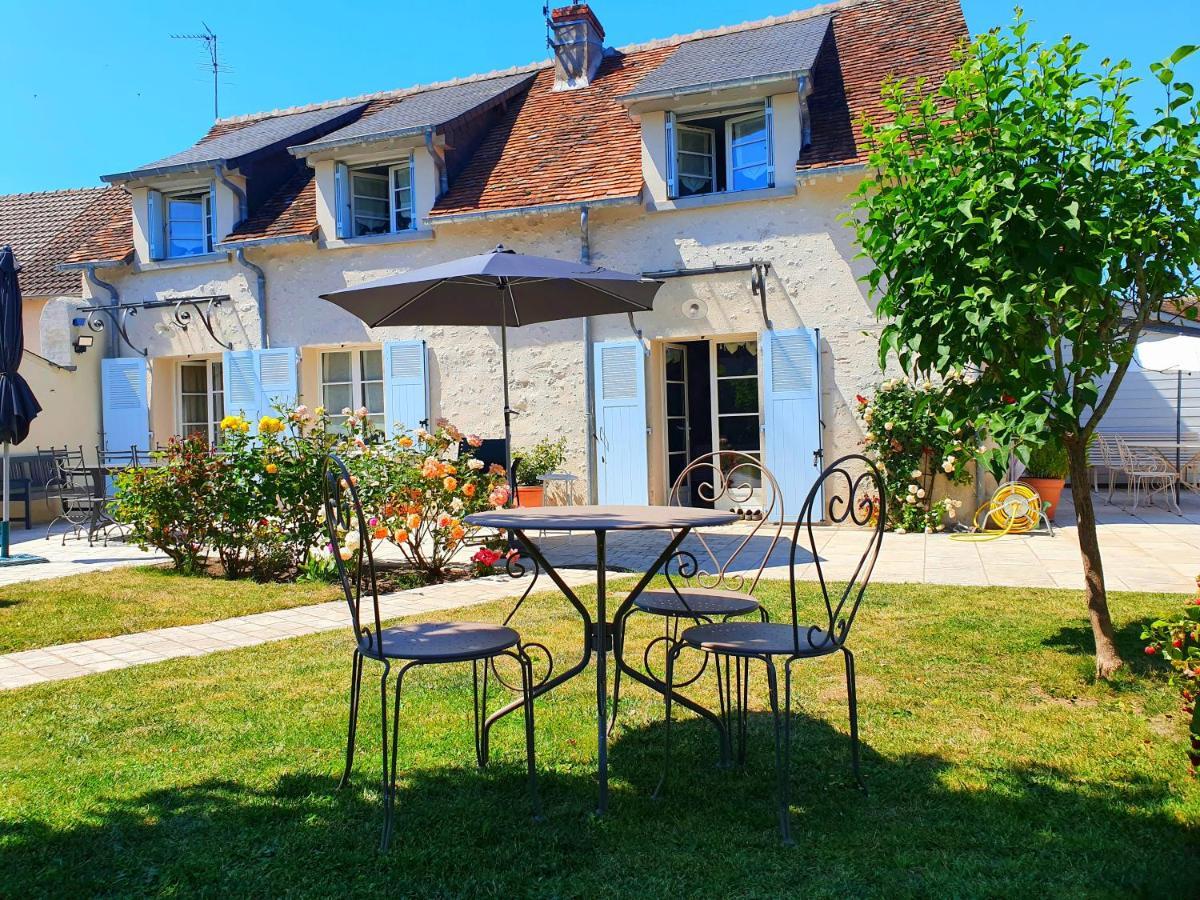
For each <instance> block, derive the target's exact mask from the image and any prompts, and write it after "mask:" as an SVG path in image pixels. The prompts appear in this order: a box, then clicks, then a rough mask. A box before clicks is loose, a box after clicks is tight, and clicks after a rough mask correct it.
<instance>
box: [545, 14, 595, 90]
mask: <svg viewBox="0 0 1200 900" xmlns="http://www.w3.org/2000/svg"><path fill="white" fill-rule="evenodd" d="M549 25H550V47H551V49H553V50H554V89H555V90H556V91H569V90H573V89H574V88H581V87H587V86H588V85H589V84H591V83H592V78H594V77H595V75H596V70H597V69H598V68H600V60H601V59H602V58H603V57H604V28H603V27H601V25H600V20H599V19H597V18H596V14H595V13H593V12H592V9H591V7H590V6H588V5H587V4H586V3H576V4H574V5H573V6H560V7H559V8H558V9H554V10H551V12H550V22H549Z"/></svg>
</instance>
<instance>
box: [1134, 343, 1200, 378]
mask: <svg viewBox="0 0 1200 900" xmlns="http://www.w3.org/2000/svg"><path fill="white" fill-rule="evenodd" d="M1133 361H1134V362H1135V363H1136V364H1137V365H1139V366H1141V367H1142V368H1143V369H1147V370H1149V371H1151V372H1200V335H1191V334H1171V335H1164V334H1148V335H1145V336H1143V337H1141V338H1139V339H1138V342H1137V346H1136V347H1135V348H1134V350H1133Z"/></svg>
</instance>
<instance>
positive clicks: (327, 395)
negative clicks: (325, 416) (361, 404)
mask: <svg viewBox="0 0 1200 900" xmlns="http://www.w3.org/2000/svg"><path fill="white" fill-rule="evenodd" d="M321 402H322V403H323V404H324V406H325V408H326V409H327V410H329V412H330V413H331V414H332V415H334V416H338V415H341V412H342V410H343V409H346V408H347V407H349V408H351V409H353V408H354V407H355V406H356V405H357V404H355V402H354V387H353V386H352V385H349V384H326V385H324V386H323V387H322V388H321Z"/></svg>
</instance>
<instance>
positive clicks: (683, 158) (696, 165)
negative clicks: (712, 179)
mask: <svg viewBox="0 0 1200 900" xmlns="http://www.w3.org/2000/svg"><path fill="white" fill-rule="evenodd" d="M679 171H680V172H681V173H682V174H685V175H697V176H704V177H709V176H711V175H712V172H713V163H712V157H711V156H693V155H692V154H690V153H680V154H679Z"/></svg>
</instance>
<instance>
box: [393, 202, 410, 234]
mask: <svg viewBox="0 0 1200 900" xmlns="http://www.w3.org/2000/svg"><path fill="white" fill-rule="evenodd" d="M411 227H412V216H411V214H410V210H409V209H408V208H407V207H404V208H401V207H400V205H399V204H397V205H396V224H395V226H394V227H393V229H392V230H393V231H407V230H408V229H409V228H411Z"/></svg>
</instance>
